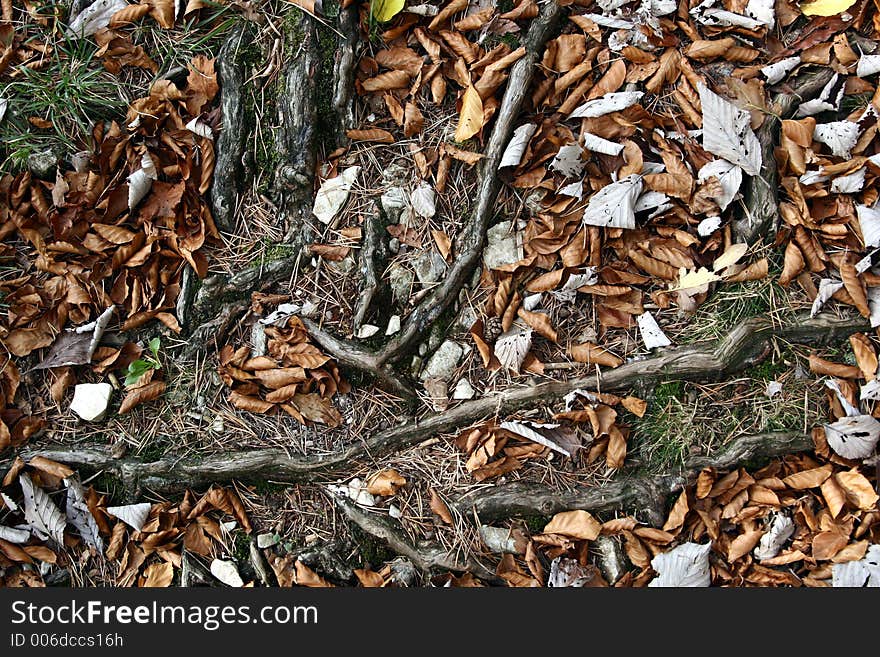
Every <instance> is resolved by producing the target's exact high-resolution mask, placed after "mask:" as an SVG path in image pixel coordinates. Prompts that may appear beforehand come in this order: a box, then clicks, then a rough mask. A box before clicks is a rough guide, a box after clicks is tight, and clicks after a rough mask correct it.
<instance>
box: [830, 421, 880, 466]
mask: <svg viewBox="0 0 880 657" xmlns="http://www.w3.org/2000/svg"><path fill="white" fill-rule="evenodd" d="M825 438H826V440H827V441H828V446H829V447H831V449H833V450H834V451H835V452H836V453H838V454H840V456H842V457H843V458H845V459H864V458H868V457H869V456H871V454H873V453H874V447H875V446H876V445H877V439H878V438H880V422H878V421H877V419H876V418H874V417H872V416H870V415H855V416H852V417H844V418H841V419H839V420H838V421H837V422H835V423H834V424H826V425H825Z"/></svg>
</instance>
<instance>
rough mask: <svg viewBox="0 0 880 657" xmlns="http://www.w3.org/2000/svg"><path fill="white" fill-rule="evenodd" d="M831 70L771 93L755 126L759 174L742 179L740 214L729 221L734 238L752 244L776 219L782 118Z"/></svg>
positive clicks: (822, 83)
mask: <svg viewBox="0 0 880 657" xmlns="http://www.w3.org/2000/svg"><path fill="white" fill-rule="evenodd" d="M832 75H833V71H831V70H830V69H827V68H823V69H821V70H819V71H816V72H811V73H808V74H807V75H805V76H802V78H801V79H800V80H799V81H798V83H797V84H796V85H795V87H794V88H793V89H792V91H791V92H790V93H778V94H776V95H775V96H774V98H773V102H772V103H771V104H770V109H769V111H768V113H767V115H766V116H765V117H764V123H763V124H762V125H761V127H760V128H758V132H757V137H758V141H759V142H760V144H761V155H762V164H761V173H760V175H758V176H752V177H751V178H749V179H748V180H747V181H746V184H745V189H744V194H743V196H744V208H743V210H744V216H743V217H741V218H739V219H735V220H734V222H733V234H734V236H735V238H736V240H735V241H738V242H745V243H746V244H754V243H755V242H756V241H758V240H760V239H763V237H764V236H765V235H766V234H767V232H768V231H769V230H770V229H771V228H772V227H773V226H774V224H776V223H777V221H778V219H779V199H778V198H777V195H778V190H779V184H778V181H779V174H778V171H777V168H776V155H775V149H776V146H777V145H778V144H779V130H780V129H781V127H782V120H783V119H788V118H791V116H792V115H793V114H794V111H795V109H796V108H797V106H798V105H799V104H800V102H801V101H802V100H803V99H804V98H812V97H813V96H815V95H816V94H817V93H819V91H820V90H821V89H822V87H824V86H825V85H826V84H827V83H828V81H829V80H830V79H831V76H832Z"/></svg>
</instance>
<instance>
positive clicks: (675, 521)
mask: <svg viewBox="0 0 880 657" xmlns="http://www.w3.org/2000/svg"><path fill="white" fill-rule="evenodd" d="M689 508H690V507H689V506H688V499H687V490H683V491H681V494H680V495H679V496H678V499H677V500H676V501H675V504H674V505H673V506H672V509H671V510H670V511H669V516H667V518H666V522H665V523H663V531H667V532H668V531H670V530H674V529H678V528H679V527H681V526H682V525H684V521H685V518H687V514H688V510H689Z"/></svg>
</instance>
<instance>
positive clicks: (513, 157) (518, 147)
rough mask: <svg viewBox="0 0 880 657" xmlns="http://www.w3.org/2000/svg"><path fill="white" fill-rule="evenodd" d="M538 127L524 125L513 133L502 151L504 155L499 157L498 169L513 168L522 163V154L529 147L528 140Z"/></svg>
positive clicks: (529, 124) (530, 124)
mask: <svg viewBox="0 0 880 657" xmlns="http://www.w3.org/2000/svg"><path fill="white" fill-rule="evenodd" d="M537 128H538V126H536V125H535V124H534V123H524V124H523V125H521V126H520V127H518V128H517V129H516V130H514V131H513V136H512V137H511V138H510V141H509V142H507V148H505V149H504V155H502V156H501V164H499V165H498V167H499V168H502V169H503V168H504V167H515V166H518V165H519V163H520V161H522V156H523V153H525V151H526V147H527V146H528V145H529V139H531V138H532V135H533V134H535V130H537Z"/></svg>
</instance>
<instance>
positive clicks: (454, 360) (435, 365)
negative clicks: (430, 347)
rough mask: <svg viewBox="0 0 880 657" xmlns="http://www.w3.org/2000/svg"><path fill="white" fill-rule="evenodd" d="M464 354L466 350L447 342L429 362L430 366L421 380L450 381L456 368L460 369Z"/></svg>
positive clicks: (426, 368) (456, 344) (423, 373)
mask: <svg viewBox="0 0 880 657" xmlns="http://www.w3.org/2000/svg"><path fill="white" fill-rule="evenodd" d="M463 353H464V349H462V348H461V345H460V344H458V343H457V342H453V341H452V340H447V341H446V342H444V343H443V344H441V345H440V347H438V349H437V351H435V352H434V354H433V355H432V356H431V358H430V359H429V360H428V364H427V365H426V366H425V370H424V371H423V372H422V375H421V377H419V378H420V379H421V380H422V381H427V380H428V379H430V378H437V379H443V380H444V381H448V380H449V379H450V378H452V374H453V372H455V368H456V367H458V362H459V361H460V360H461V356H462V354H463Z"/></svg>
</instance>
